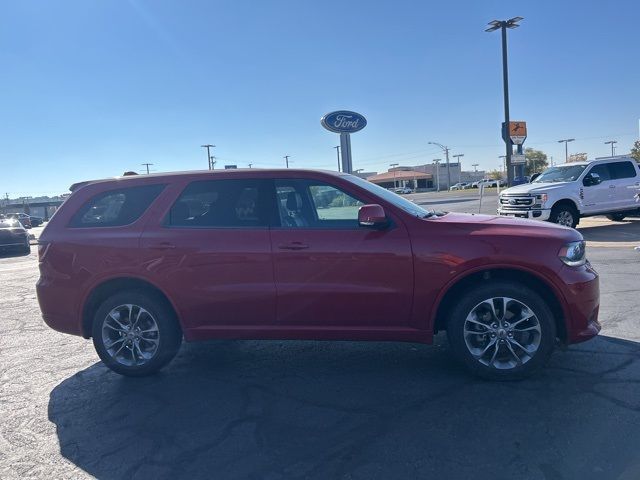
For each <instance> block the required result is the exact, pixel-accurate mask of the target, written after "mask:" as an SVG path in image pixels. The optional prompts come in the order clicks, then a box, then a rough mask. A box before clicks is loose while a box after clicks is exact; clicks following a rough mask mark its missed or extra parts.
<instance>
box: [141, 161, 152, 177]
mask: <svg viewBox="0 0 640 480" xmlns="http://www.w3.org/2000/svg"><path fill="white" fill-rule="evenodd" d="M140 165H142V166H144V167H147V175H149V165H153V163H141V164H140Z"/></svg>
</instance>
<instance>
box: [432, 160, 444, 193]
mask: <svg viewBox="0 0 640 480" xmlns="http://www.w3.org/2000/svg"><path fill="white" fill-rule="evenodd" d="M441 161H442V159H441V158H436V159H434V160H433V163H435V164H436V192H439V191H440V162H441Z"/></svg>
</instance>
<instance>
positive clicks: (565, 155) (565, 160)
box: [558, 138, 575, 163]
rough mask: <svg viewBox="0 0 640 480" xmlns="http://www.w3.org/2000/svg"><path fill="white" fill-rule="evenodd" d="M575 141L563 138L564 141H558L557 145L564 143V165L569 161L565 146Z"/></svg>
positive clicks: (567, 150)
mask: <svg viewBox="0 0 640 480" xmlns="http://www.w3.org/2000/svg"><path fill="white" fill-rule="evenodd" d="M574 140H575V138H565V139H564V140H558V143H564V163H567V162H568V161H569V147H567V144H568V143H569V142H573V141H574Z"/></svg>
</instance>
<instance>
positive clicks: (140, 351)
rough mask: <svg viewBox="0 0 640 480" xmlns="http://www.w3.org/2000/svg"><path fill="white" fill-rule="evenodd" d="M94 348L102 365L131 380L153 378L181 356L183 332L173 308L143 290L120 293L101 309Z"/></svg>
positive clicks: (94, 337)
mask: <svg viewBox="0 0 640 480" xmlns="http://www.w3.org/2000/svg"><path fill="white" fill-rule="evenodd" d="M92 336H93V345H94V347H95V349H96V352H97V353H98V356H99V357H100V359H101V360H102V362H103V363H104V364H105V365H106V366H107V367H109V368H110V369H111V370H113V371H114V372H116V373H119V374H121V375H126V376H131V377H141V376H145V375H151V374H153V373H155V372H157V371H158V370H160V369H161V368H162V367H164V366H165V365H166V364H167V363H169V362H170V361H171V360H172V359H173V357H174V356H175V355H176V353H178V350H179V348H180V344H181V342H182V331H181V330H180V327H179V325H178V322H177V319H176V318H175V315H174V313H173V311H172V309H171V308H170V307H169V306H168V305H166V302H165V301H163V300H162V299H161V298H158V297H157V296H155V295H150V294H148V293H146V292H142V291H131V292H121V293H117V294H115V295H113V296H111V297H109V298H108V299H107V300H105V301H104V302H103V303H102V304H101V305H100V307H99V308H98V309H97V311H96V313H95V316H94V319H93V325H92Z"/></svg>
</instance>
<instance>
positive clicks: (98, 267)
mask: <svg viewBox="0 0 640 480" xmlns="http://www.w3.org/2000/svg"><path fill="white" fill-rule="evenodd" d="M74 187H75V188H74ZM74 187H72V191H73V194H72V195H71V197H69V199H68V200H67V201H66V202H65V203H64V204H63V206H62V207H61V208H60V209H59V210H58V211H57V212H56V214H55V215H54V217H53V218H52V219H51V221H50V222H49V224H48V225H47V227H46V228H45V229H44V231H43V232H42V235H41V236H40V241H39V258H40V279H39V281H38V284H37V290H38V300H39V302H40V307H41V309H42V314H43V317H44V321H45V322H46V323H47V324H48V325H49V326H50V327H52V328H54V329H56V330H59V331H61V332H66V333H70V334H74V335H81V336H83V337H85V338H90V337H93V343H94V345H95V348H96V350H97V352H98V355H99V356H100V358H101V359H102V361H103V362H104V363H105V364H106V365H107V366H108V367H109V368H111V369H112V370H114V371H116V372H118V373H121V374H124V375H133V376H139V375H146V374H150V373H153V372H155V371H156V370H158V369H159V368H161V367H162V366H164V365H165V364H167V363H168V362H169V361H170V360H171V359H172V358H173V356H174V355H175V354H176V353H177V351H178V349H179V347H180V343H181V341H182V338H183V337H184V338H185V339H186V340H187V341H194V340H206V339H214V338H227V339H316V340H391V341H408V342H420V343H431V341H432V339H433V336H434V334H435V333H436V332H438V331H441V330H446V331H447V335H448V337H449V342H450V345H451V349H452V351H453V353H454V354H455V356H456V357H457V358H458V359H459V360H460V361H461V362H462V363H463V364H464V365H466V366H467V367H468V368H469V369H470V370H471V371H473V372H474V373H476V374H479V375H481V376H484V377H489V378H497V379H512V378H520V377H523V376H525V375H527V374H529V373H531V372H532V371H534V370H535V369H537V368H538V367H540V366H542V365H543V364H544V363H545V361H546V360H547V359H548V358H549V355H550V354H551V352H552V350H553V348H554V344H555V342H556V341H557V340H559V341H560V342H562V343H564V344H569V343H576V342H581V341H584V340H587V339H589V338H591V337H593V336H595V335H597V333H598V331H599V330H600V325H599V324H598V321H597V316H598V306H599V287H598V274H597V273H596V272H595V271H594V270H593V268H592V267H591V266H590V264H589V262H588V261H586V259H585V243H584V241H583V239H582V236H581V235H580V233H578V232H577V231H576V230H573V229H571V228H566V227H560V226H557V225H553V224H545V223H540V222H535V221H529V220H522V219H510V218H504V217H495V216H485V215H467V214H456V213H438V212H433V211H427V210H425V209H423V208H422V207H420V206H419V205H416V204H415V203H413V202H411V201H409V200H407V199H405V198H402V197H400V196H398V195H396V194H394V193H391V192H389V191H387V190H385V189H383V188H381V187H378V186H376V185H374V184H372V183H369V182H367V181H365V180H362V179H360V178H357V177H355V176H351V175H347V174H338V173H331V172H319V171H305V170H256V169H252V170H227V171H220V172H189V173H173V174H162V175H145V176H131V177H122V178H117V179H109V180H99V181H93V182H85V183H83V184H79V185H77V186H74Z"/></svg>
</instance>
